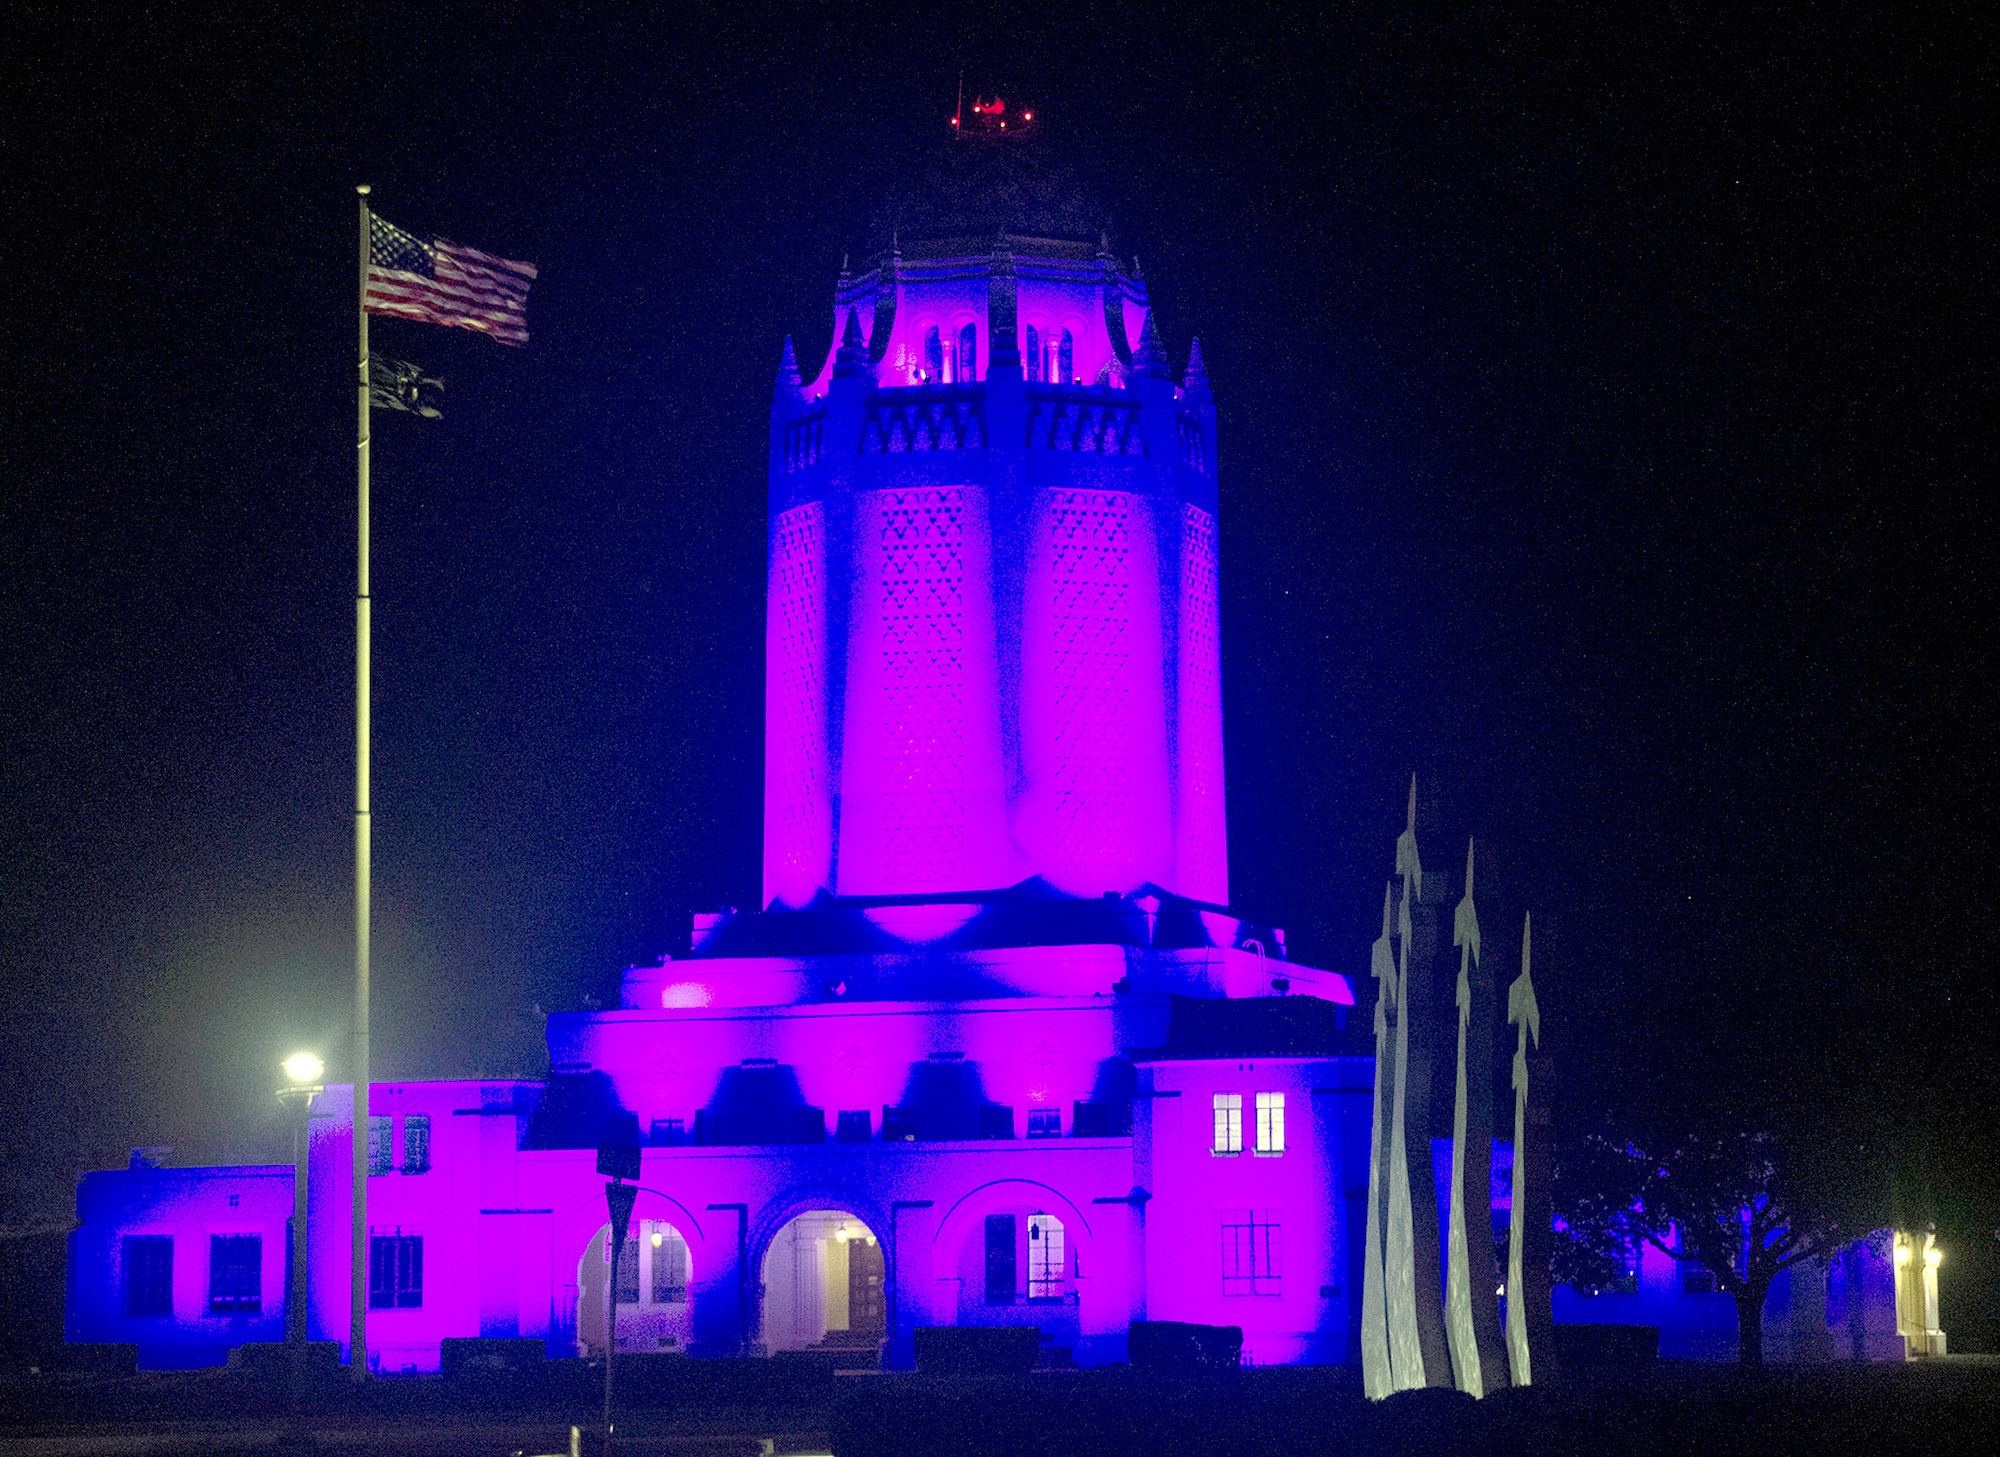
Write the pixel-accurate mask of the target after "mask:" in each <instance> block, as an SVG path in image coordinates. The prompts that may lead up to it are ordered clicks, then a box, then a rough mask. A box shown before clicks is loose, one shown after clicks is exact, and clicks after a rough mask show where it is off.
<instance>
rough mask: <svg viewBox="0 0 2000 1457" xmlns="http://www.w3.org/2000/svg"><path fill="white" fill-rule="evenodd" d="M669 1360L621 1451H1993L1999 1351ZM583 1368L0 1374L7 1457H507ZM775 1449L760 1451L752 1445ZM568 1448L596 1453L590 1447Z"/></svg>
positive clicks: (1461, 1455) (540, 1438)
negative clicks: (1930, 1358)
mask: <svg viewBox="0 0 2000 1457" xmlns="http://www.w3.org/2000/svg"><path fill="white" fill-rule="evenodd" d="M777 1364H778V1363H768V1362H715V1363H699V1364H696V1363H686V1362H682V1363H677V1364H676V1365H675V1366H673V1367H662V1368H660V1369H659V1370H658V1371H656V1372H654V1373H651V1374H648V1373H645V1372H635V1373H634V1379H633V1381H632V1382H631V1383H628V1384H629V1386H630V1388H631V1397H632V1400H631V1403H630V1406H629V1408H627V1409H626V1410H625V1411H624V1415H623V1417H622V1421H623V1426H622V1428H621V1430H622V1431H623V1432H624V1433H625V1438H624V1440H621V1442H620V1443H619V1446H618V1450H619V1452H620V1453H623V1454H629V1457H669V1454H672V1457H680V1454H696V1453H700V1454H726V1453H727V1454H733V1453H743V1454H746V1457H747V1454H751V1453H756V1452H759V1451H760V1450H761V1451H769V1450H775V1451H776V1452H778V1453H801V1452H833V1453H837V1454H839V1457H873V1454H892V1453H893V1454H931V1453H937V1454H943V1453H952V1454H982V1453H993V1454H1003V1453H1004V1454H1007V1457H1016V1454H1019V1457H1041V1454H1048V1457H1056V1454H1063V1457H1069V1454H1076V1457H1097V1454H1104V1457H1112V1454H1117V1457H1126V1454H1132V1457H1137V1454H1141V1453H1145V1454H1153V1453H1162V1454H1169V1453H1170V1454H1175V1457H1179V1454H1200V1457H1205V1454H1217V1457H1220V1454H1242V1457H1263V1454H1272V1457H1276V1454H1281V1453H1282V1454H1285V1457H1306V1454H1314V1453H1327V1454H1347V1453H1354V1454H1362V1453H1367V1454H1370V1457H1377V1454H1395V1457H1406V1454H1428V1453H1437V1454H1440V1457H1442V1454H1449V1457H1473V1454H1483V1453H1493V1454H1496V1457H1497V1454H1507V1457H1522V1454H1543V1453H1548V1454H1561V1457H1567V1454H1576V1457H1608V1454H1623V1453H1646V1452H1663V1453H1664V1452H1671V1453H1688V1454H1694V1457H1730V1454H1735V1453H1743V1454H1757V1457H1772V1454H1785V1453H1793V1452H1798V1453H1808V1452H1809V1453H1814V1454H1826V1453H1845V1452H1855V1453H1868V1454H1871V1457H1874V1454H1899V1453H1910V1454H1919V1453H1921V1454H1923V1457H1951V1454H1956V1453H1961V1452H1962V1453H1968V1454H1969V1453H1981V1454H1986V1453H1991V1452H1993V1451H1995V1450H2000V1358H1995V1357H1980V1356H1969V1357H1952V1358H1948V1359H1946V1360H1942V1361H1935V1362H1926V1363H1923V1364H1921V1365H1911V1366H1873V1367H1863V1368H1854V1367H1846V1366H1840V1367H1832V1368H1827V1369H1824V1370H1820V1371H1816V1372H1810V1373H1804V1374H1800V1375H1792V1374H1789V1373H1778V1374H1774V1375H1771V1376H1769V1377H1767V1378H1766V1379H1765V1380H1764V1381H1762V1382H1758V1383H1750V1382H1745V1381H1744V1380H1742V1379H1741V1378H1739V1377H1738V1376H1737V1375H1736V1374H1735V1373H1734V1372H1733V1371H1730V1370H1728V1369H1725V1368H1719V1367H1714V1366H1706V1365H1695V1364H1688V1363H1680V1362H1671V1361H1669V1362H1660V1363H1658V1364H1656V1365H1653V1366H1649V1367H1646V1368H1641V1369H1633V1370H1627V1371H1622V1372H1616V1373H1610V1374H1601V1375H1594V1376H1590V1377H1587V1378H1585V1377H1581V1376H1578V1377H1574V1378H1572V1379H1571V1380H1570V1381H1568V1382H1566V1383H1564V1384H1562V1385H1560V1386H1550V1387H1547V1388H1543V1389H1539V1390H1535V1391H1520V1392H1506V1393H1502V1394H1501V1395H1499V1396H1497V1397H1494V1398H1491V1399H1489V1400H1487V1401H1485V1402H1481V1403H1475V1402H1472V1401H1470V1400H1468V1399H1466V1398H1463V1397H1460V1396H1458V1395H1456V1394H1455V1393H1450V1392H1416V1393H1409V1394H1406V1395H1404V1396H1401V1397H1397V1398H1393V1399H1391V1400H1390V1401H1387V1402H1384V1403H1381V1404H1379V1405H1374V1406H1371V1405H1369V1404H1368V1403H1366V1402H1364V1401H1363V1400H1361V1398H1360V1394H1359V1390H1358V1386H1357V1383H1356V1381H1355V1379H1354V1377H1353V1374H1352V1373H1351V1372H1349V1371H1347V1370H1345V1369H1324V1368H1323V1369H1272V1370H1261V1371H1245V1372H1242V1373H1239V1374H1234V1375H1230V1376H1226V1377H1213V1378H1206V1379H1171V1378H1167V1377H1164V1376H1157V1375H1150V1374H1146V1373H1139V1372H1133V1371H1130V1370H1126V1369H1124V1368H1111V1369H1105V1370H1099V1371H1090V1372H1042V1373H1037V1374H1035V1375H1032V1376H1025V1377H992V1378H964V1379H953V1380H943V1379H936V1378H930V1377H923V1376H909V1375H879V1376H878V1375H870V1376H858V1377H847V1376H841V1377H836V1376H834V1375H833V1374H832V1373H831V1372H830V1371H829V1370H825V1369H823V1368H809V1367H807V1366H805V1365H803V1364H801V1365H793V1366H791V1367H790V1368H789V1369H776V1370H774V1369H773V1368H774V1366H775V1365H777ZM597 1377H598V1373H597V1372H595V1371H593V1370H589V1369H586V1368H582V1367H581V1366H580V1364H579V1365H572V1364H570V1363H562V1368H561V1369H560V1370H556V1369H551V1370H550V1371H549V1372H547V1373H545V1375H544V1378H543V1379H541V1380H538V1381H536V1382H534V1383H532V1384H516V1385H488V1386H485V1387H471V1388H468V1387H462V1386H460V1387H454V1386H449V1385H447V1384H446V1383H444V1382H442V1381H439V1380H436V1379H430V1380H416V1381H398V1382H387V1383H381V1384H379V1385H377V1386H375V1387H374V1388H371V1389H370V1390H369V1391H368V1392H367V1393H365V1394H364V1395H360V1396H357V1395H356V1394H355V1393H354V1392H353V1391H352V1390H350V1389H349V1388H347V1387H345V1386H344V1385H342V1386H339V1387H335V1388H333V1389H331V1390H329V1391H327V1392H325V1393H322V1394H320V1395H318V1396H316V1397H314V1398H312V1399H309V1400H307V1401H306V1402H305V1403H304V1404H303V1409H302V1411H301V1412H300V1413H299V1415H298V1416H297V1417H296V1418H294V1417H291V1416H289V1415H288V1414H287V1410H286V1403H285V1402H284V1400H283V1399H282V1397H280V1396H278V1395H276V1394H274V1393H271V1392H269V1391H265V1390H260V1389H259V1388H257V1387H256V1386H255V1385H254V1384H252V1383H250V1382H249V1381H247V1380H245V1379H244V1378H243V1377H241V1375H240V1374H239V1373H228V1372H201V1373H190V1374H185V1375H146V1376H138V1377H126V1378H123V1379H110V1378H92V1377H85V1376H36V1377H28V1378H19V1377H15V1378H9V1379H7V1380H6V1381H5V1382H4V1384H0V1457H11V1454H15V1453H20V1454H28V1453H35V1454H42V1453H47V1454H79V1457H81V1454H84V1453H90V1454H106V1457H110V1454H140V1453H145V1454H154V1453H158V1454H166V1453H197V1452H198V1453H204V1454H206V1453H222V1452H276V1453H290V1452H306V1453H313V1454H316V1457H345V1454H355V1457H364V1454H365V1457H388V1454H401V1453H409V1454H417V1457H431V1454H436V1457H460V1454H464V1457H487V1454H491V1457H514V1454H516V1453H527V1454H534V1453H558V1452H566V1451H567V1450H568V1444H569V1426H570V1424H571V1423H572V1422H577V1423H581V1424H583V1426H584V1428H585V1430H586V1431H587V1432H590V1433H591V1436H592V1438H594V1436H595V1432H594V1425H593V1424H594V1422H595V1420H596V1417H597V1412H598V1407H597V1403H596V1400H595V1399H593V1398H594V1397H596V1395H597V1393H598V1392H600V1391H601V1387H594V1386H593V1381H594V1379H596V1378H597ZM767 1441H768V1442H770V1443H771V1444H772V1446H771V1447H770V1448H766V1447H764V1443H765V1442H767ZM585 1450H586V1451H590V1452H595V1451H596V1450H598V1449H597V1448H596V1446H595V1444H594V1441H587V1442H586V1446H585Z"/></svg>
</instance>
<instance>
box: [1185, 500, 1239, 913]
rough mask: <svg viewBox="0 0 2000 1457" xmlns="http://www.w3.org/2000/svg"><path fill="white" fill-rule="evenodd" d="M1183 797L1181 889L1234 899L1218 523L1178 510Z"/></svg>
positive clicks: (1189, 509)
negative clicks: (1226, 802)
mask: <svg viewBox="0 0 2000 1457" xmlns="http://www.w3.org/2000/svg"><path fill="white" fill-rule="evenodd" d="M1180 577H1181V593H1180V664H1179V673H1178V675H1177V676H1178V682H1179V694H1180V703H1179V707H1178V710H1177V714H1176V721H1177V723H1178V735H1179V741H1180V742H1179V756H1178V767H1179V793H1180V800H1179V804H1178V806H1177V811H1176V813H1177V820H1178V823H1177V826H1176V837H1177V840H1178V844H1177V845H1176V853H1177V859H1178V861H1179V864H1178V867H1177V868H1178V870H1179V873H1180V889H1181V893H1182V894H1184V895H1189V896H1193V897H1194V898H1195V899H1197V900H1207V901H1213V902H1215V903H1216V904H1218V905H1226V904H1227V903H1228V901H1229V847H1228V830H1227V823H1226V820H1225V817H1224V810H1223V795H1222V609H1221V602H1220V593H1219V586H1220V584H1219V580H1218V574H1217V565H1216V546H1215V518H1214V517H1213V516H1211V515H1209V514H1208V512H1206V511H1204V510H1202V509H1201V508H1200V507H1198V506H1189V505H1185V504H1184V505H1182V507H1181V572H1180Z"/></svg>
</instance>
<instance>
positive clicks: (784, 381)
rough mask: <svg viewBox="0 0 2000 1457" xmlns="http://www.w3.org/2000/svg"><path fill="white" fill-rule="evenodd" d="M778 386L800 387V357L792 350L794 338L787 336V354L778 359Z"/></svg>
mask: <svg viewBox="0 0 2000 1457" xmlns="http://www.w3.org/2000/svg"><path fill="white" fill-rule="evenodd" d="M778 385H779V387H780V388H783V387H784V386H786V385H789V386H791V387H792V388H793V389H797V388H798V387H799V356H798V355H797V353H795V352H794V351H793V349H792V336H791V335H790V334H787V335H785V352H784V353H783V354H782V355H780V356H779V358H778Z"/></svg>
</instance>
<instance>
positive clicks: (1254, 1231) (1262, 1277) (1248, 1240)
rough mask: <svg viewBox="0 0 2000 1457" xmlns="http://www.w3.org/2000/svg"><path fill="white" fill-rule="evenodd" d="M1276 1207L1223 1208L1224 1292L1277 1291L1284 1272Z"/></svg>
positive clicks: (1247, 1293) (1262, 1293) (1228, 1293)
mask: <svg viewBox="0 0 2000 1457" xmlns="http://www.w3.org/2000/svg"><path fill="white" fill-rule="evenodd" d="M1282 1255H1283V1250H1282V1248H1281V1246H1280V1244H1279V1239H1278V1211H1277V1210H1275V1209H1225V1210H1223V1211H1222V1293H1223V1294H1224V1295H1276V1294H1278V1293H1279V1289H1278V1284H1279V1277H1280V1276H1282V1275H1283V1273H1284V1266H1283V1259H1282Z"/></svg>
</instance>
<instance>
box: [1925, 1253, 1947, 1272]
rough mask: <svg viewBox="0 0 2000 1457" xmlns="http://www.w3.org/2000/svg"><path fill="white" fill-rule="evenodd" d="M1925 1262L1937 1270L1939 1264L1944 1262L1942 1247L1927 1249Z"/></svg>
mask: <svg viewBox="0 0 2000 1457" xmlns="http://www.w3.org/2000/svg"><path fill="white" fill-rule="evenodd" d="M1924 1263H1925V1264H1926V1265H1929V1266H1930V1267H1931V1268H1932V1269H1933V1270H1935V1269H1936V1268H1937V1267H1938V1266H1939V1265H1942V1264H1943V1263H1944V1251H1943V1250H1940V1249H1928V1250H1925V1251H1924Z"/></svg>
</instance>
